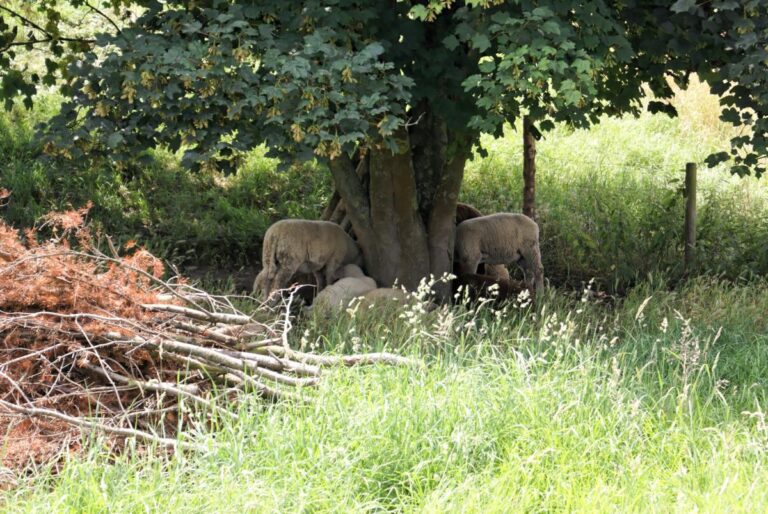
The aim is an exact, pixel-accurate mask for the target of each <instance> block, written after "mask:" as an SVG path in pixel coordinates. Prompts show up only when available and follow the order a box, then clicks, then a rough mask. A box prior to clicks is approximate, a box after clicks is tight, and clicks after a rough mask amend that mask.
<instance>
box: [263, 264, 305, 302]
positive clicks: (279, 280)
mask: <svg viewBox="0 0 768 514" xmlns="http://www.w3.org/2000/svg"><path fill="white" fill-rule="evenodd" d="M296 271H298V266H286V267H283V268H280V269H279V270H278V271H277V273H276V274H275V278H274V279H273V280H272V283H271V284H270V288H269V291H268V292H267V298H269V297H271V296H272V295H273V294H274V293H275V291H279V290H280V289H285V288H286V287H287V286H288V284H289V282H290V280H291V277H293V276H294V275H295V274H296Z"/></svg>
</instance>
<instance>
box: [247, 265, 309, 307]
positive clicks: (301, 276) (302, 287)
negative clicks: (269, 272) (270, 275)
mask: <svg viewBox="0 0 768 514" xmlns="http://www.w3.org/2000/svg"><path fill="white" fill-rule="evenodd" d="M265 277H266V272H265V271H264V270H261V272H259V274H258V275H256V280H255V281H254V283H253V291H254V292H256V293H257V294H260V292H261V291H263V289H264V287H263V282H264V281H265V279H266V278H265ZM316 280H317V279H316V278H315V275H314V273H297V274H296V275H294V276H293V277H291V278H290V280H289V281H288V287H293V286H296V289H295V290H293V296H294V299H298V300H301V302H302V303H303V304H304V305H309V304H311V303H312V302H313V301H314V299H315V296H317V285H316V284H315V281H316ZM282 296H283V298H284V299H287V298H288V294H287V292H284V293H283V295H282Z"/></svg>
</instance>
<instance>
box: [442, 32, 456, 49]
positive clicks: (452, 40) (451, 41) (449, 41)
mask: <svg viewBox="0 0 768 514" xmlns="http://www.w3.org/2000/svg"><path fill="white" fill-rule="evenodd" d="M443 45H444V46H445V47H446V48H447V49H448V50H456V48H458V46H459V40H458V39H457V38H456V36H454V35H453V34H451V35H450V36H448V37H446V38H445V39H443Z"/></svg>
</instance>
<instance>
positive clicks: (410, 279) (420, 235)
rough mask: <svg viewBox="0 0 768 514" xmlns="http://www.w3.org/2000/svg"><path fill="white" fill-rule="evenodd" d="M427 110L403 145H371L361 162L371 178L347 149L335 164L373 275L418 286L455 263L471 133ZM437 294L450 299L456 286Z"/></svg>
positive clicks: (404, 133)
mask: <svg viewBox="0 0 768 514" xmlns="http://www.w3.org/2000/svg"><path fill="white" fill-rule="evenodd" d="M420 109H422V110H423V114H424V115H423V116H421V117H420V118H419V123H417V124H416V125H415V126H412V127H409V129H408V130H406V129H402V130H401V131H400V133H399V134H398V140H399V141H400V144H399V151H397V152H392V151H391V150H389V149H386V148H369V149H368V150H367V155H366V158H365V159H363V160H361V164H360V165H361V166H366V167H367V174H368V177H369V180H368V183H366V182H365V181H363V180H361V176H365V174H364V173H359V172H360V170H357V171H358V173H356V170H355V168H354V164H353V162H352V160H351V159H350V158H349V157H348V156H347V155H342V156H340V157H338V158H336V159H334V160H332V161H331V163H330V168H331V172H332V174H333V178H334V182H335V185H336V190H337V191H338V192H339V195H340V197H341V201H342V202H343V203H344V205H345V206H346V214H347V219H348V220H349V221H350V222H351V225H352V229H353V232H354V234H355V235H356V236H357V242H358V244H359V245H360V248H361V249H362V251H363V257H364V260H365V267H366V271H367V274H368V275H370V276H371V277H373V278H374V279H375V280H376V282H377V283H378V284H379V286H384V287H386V286H391V285H393V284H394V283H398V284H401V285H403V286H405V287H406V288H407V289H409V290H415V289H416V288H417V287H418V285H419V282H420V281H421V280H422V279H424V278H428V277H429V276H430V274H431V275H433V276H435V277H441V276H443V275H444V274H446V273H450V272H451V271H452V267H453V246H454V235H455V216H456V203H457V201H458V196H459V191H460V188H461V182H462V179H463V174H464V164H465V162H466V160H467V158H468V156H469V149H470V148H471V145H470V139H469V138H468V137H466V136H463V135H458V134H456V135H453V134H451V135H449V134H448V131H447V130H446V127H445V123H444V122H443V121H442V120H440V119H439V117H437V116H435V115H433V114H432V113H431V112H429V108H428V107H425V106H423V105H422V106H420ZM449 149H450V151H449ZM434 292H435V295H436V297H437V298H436V299H438V300H447V299H448V298H449V297H450V285H449V284H439V285H437V286H436V287H435V289H434Z"/></svg>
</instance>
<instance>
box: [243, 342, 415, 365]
mask: <svg viewBox="0 0 768 514" xmlns="http://www.w3.org/2000/svg"><path fill="white" fill-rule="evenodd" d="M258 351H259V353H266V354H268V355H271V354H274V355H279V356H282V357H287V358H289V359H295V360H297V361H299V362H305V363H310V364H314V365H317V366H321V367H322V366H363V365H370V364H377V363H382V364H390V365H393V366H421V365H423V363H422V362H419V361H417V360H414V359H409V358H407V357H401V356H400V355H395V354H393V353H386V352H382V353H362V354H357V355H339V356H335V355H313V354H311V353H304V352H297V351H295V350H291V349H288V350H286V349H285V348H284V347H282V346H267V347H265V348H261V349H259V350H258Z"/></svg>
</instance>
